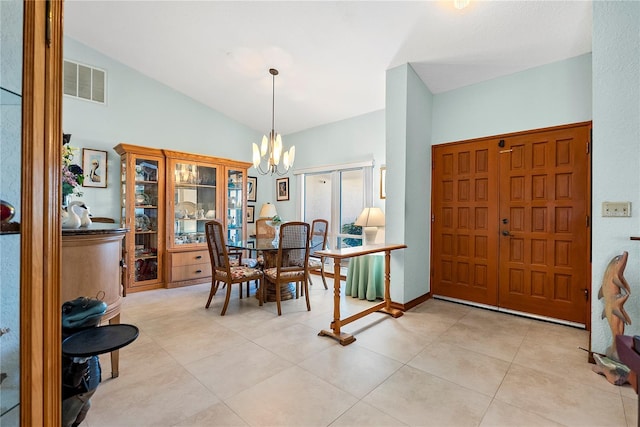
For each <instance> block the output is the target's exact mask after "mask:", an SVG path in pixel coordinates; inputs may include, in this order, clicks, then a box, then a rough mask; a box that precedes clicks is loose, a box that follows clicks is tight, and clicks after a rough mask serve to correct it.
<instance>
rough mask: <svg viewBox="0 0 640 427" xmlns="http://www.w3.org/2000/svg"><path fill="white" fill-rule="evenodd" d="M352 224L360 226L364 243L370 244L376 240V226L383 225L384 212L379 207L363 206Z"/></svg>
mask: <svg viewBox="0 0 640 427" xmlns="http://www.w3.org/2000/svg"><path fill="white" fill-rule="evenodd" d="M354 225H358V226H360V227H362V230H363V231H364V244H365V245H370V244H371V245H372V244H374V243H375V241H376V234H378V227H384V212H382V209H380V208H364V210H363V211H362V213H361V214H360V215H359V216H358V219H356V222H354Z"/></svg>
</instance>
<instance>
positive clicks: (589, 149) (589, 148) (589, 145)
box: [587, 141, 591, 154]
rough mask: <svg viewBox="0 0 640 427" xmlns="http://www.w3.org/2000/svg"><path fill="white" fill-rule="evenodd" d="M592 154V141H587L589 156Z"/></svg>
mask: <svg viewBox="0 0 640 427" xmlns="http://www.w3.org/2000/svg"><path fill="white" fill-rule="evenodd" d="M590 153H591V141H587V154H590Z"/></svg>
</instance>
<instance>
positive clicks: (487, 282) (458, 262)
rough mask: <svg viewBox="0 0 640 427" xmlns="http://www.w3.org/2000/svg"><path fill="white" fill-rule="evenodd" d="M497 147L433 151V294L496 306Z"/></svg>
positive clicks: (484, 143)
mask: <svg viewBox="0 0 640 427" xmlns="http://www.w3.org/2000/svg"><path fill="white" fill-rule="evenodd" d="M497 143H498V141H497V140H487V141H481V142H477V143H475V142H474V143H461V144H447V145H439V146H436V147H434V149H433V159H434V168H433V176H434V179H433V192H432V212H433V218H432V219H433V224H432V227H433V240H432V247H433V248H432V254H433V259H432V266H433V269H432V271H433V276H432V277H433V280H432V291H433V293H434V294H438V295H445V296H449V297H452V298H460V299H466V300H469V301H474V302H478V303H482V304H490V305H496V304H497V292H496V291H497V289H496V286H495V284H496V283H497V281H498V275H497V265H496V263H495V260H496V258H497V256H498V240H497V239H496V238H495V236H496V235H497V233H498V224H497V222H496V217H497V214H498V211H497V203H496V202H495V201H496V200H497V188H498V187H497V175H496V174H495V171H496V170H497V147H498V145H497ZM492 171H493V172H492Z"/></svg>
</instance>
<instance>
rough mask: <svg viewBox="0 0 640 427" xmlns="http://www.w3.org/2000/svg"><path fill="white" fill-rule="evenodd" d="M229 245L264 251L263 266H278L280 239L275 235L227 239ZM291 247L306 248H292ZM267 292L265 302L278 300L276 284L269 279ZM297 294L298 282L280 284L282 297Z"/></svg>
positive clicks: (235, 247)
mask: <svg viewBox="0 0 640 427" xmlns="http://www.w3.org/2000/svg"><path fill="white" fill-rule="evenodd" d="M227 247H229V248H233V249H239V250H245V251H248V252H254V253H256V258H257V253H258V252H262V256H263V258H264V263H263V265H262V268H270V267H275V266H276V257H277V256H278V249H279V245H278V241H277V240H275V239H274V238H273V237H249V238H248V239H244V240H236V241H227ZM290 249H304V247H301V248H290ZM265 286H266V288H265V289H266V292H265V302H274V301H275V300H276V290H275V285H274V284H273V283H271V282H269V281H268V280H265ZM295 296H296V284H295V283H284V284H282V285H281V286H280V299H281V300H283V301H284V300H289V299H292V298H294V297H295Z"/></svg>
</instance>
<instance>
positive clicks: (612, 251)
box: [591, 1, 640, 352]
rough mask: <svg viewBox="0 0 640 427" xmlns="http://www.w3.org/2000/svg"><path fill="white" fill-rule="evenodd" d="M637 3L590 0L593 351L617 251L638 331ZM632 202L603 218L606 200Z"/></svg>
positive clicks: (607, 338)
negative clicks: (602, 293)
mask: <svg viewBox="0 0 640 427" xmlns="http://www.w3.org/2000/svg"><path fill="white" fill-rule="evenodd" d="M639 25H640V2H634V1H624V2H617V1H596V2H593V197H592V200H593V213H594V216H593V227H592V228H593V230H592V239H593V257H592V278H593V279H592V282H593V288H592V294H591V295H592V313H591V319H592V320H591V322H592V323H591V326H592V330H591V346H592V350H594V351H598V352H604V351H605V349H606V347H607V346H608V345H609V344H610V343H611V341H612V338H611V332H610V329H609V326H608V324H607V323H606V320H602V319H601V318H600V316H601V313H602V308H603V303H602V301H600V300H598V299H597V298H598V297H597V293H598V290H599V289H600V285H601V283H602V277H603V275H604V271H605V268H606V266H607V264H608V262H609V261H610V260H611V258H613V257H614V256H615V255H618V254H620V253H622V251H628V252H629V261H628V263H627V267H626V270H625V274H624V276H625V278H626V279H627V281H628V282H629V284H630V286H631V297H630V298H629V300H627V302H626V304H625V309H626V310H627V312H628V313H629V315H630V317H631V320H632V322H633V324H632V325H630V326H627V328H626V330H625V334H626V335H636V334H640V242H632V241H630V240H629V237H630V236H632V235H635V236H638V235H640V173H639V172H638V169H639V164H638V163H639V162H640V31H639V30H638V26H639ZM623 200H625V201H631V203H632V207H631V212H632V215H633V216H632V217H631V218H602V217H600V215H599V212H600V210H601V204H602V202H604V201H623Z"/></svg>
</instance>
